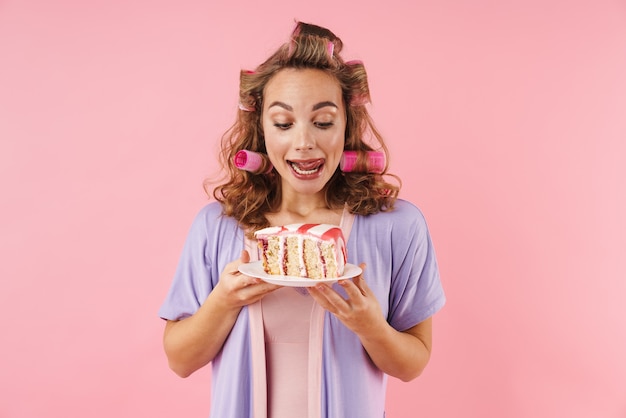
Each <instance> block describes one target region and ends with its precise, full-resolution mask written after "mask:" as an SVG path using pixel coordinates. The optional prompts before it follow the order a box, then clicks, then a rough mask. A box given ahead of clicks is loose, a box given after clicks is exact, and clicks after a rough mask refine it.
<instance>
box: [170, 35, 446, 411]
mask: <svg viewBox="0 0 626 418" xmlns="http://www.w3.org/2000/svg"><path fill="white" fill-rule="evenodd" d="M341 49H342V42H341V40H340V39H339V38H338V37H337V36H335V35H334V34H333V33H332V32H330V31H329V30H327V29H325V28H322V27H319V26H315V25H311V24H305V23H298V24H297V26H296V28H295V30H294V32H293V33H292V36H291V39H290V41H289V42H288V43H286V44H284V45H282V46H281V47H280V48H279V49H278V50H277V51H276V52H275V53H274V54H273V55H272V56H270V57H269V58H268V59H267V60H266V61H265V62H264V63H263V64H261V65H260V66H259V67H258V68H257V69H256V70H254V71H242V72H241V76H240V111H239V112H238V117H237V120H236V122H235V124H234V125H233V127H232V128H231V129H230V130H229V131H228V132H227V133H226V135H225V136H224V138H223V144H222V162H223V164H224V166H225V170H226V173H227V180H226V181H225V182H224V183H223V184H221V185H220V186H218V187H217V188H215V189H214V190H213V196H214V197H215V199H216V202H212V203H209V204H208V205H207V206H205V207H204V208H203V209H202V210H201V211H200V213H199V214H198V216H197V217H196V219H195V220H194V222H193V224H192V227H191V230H190V232H189V236H188V239H187V241H186V243H185V246H184V249H183V252H182V256H181V258H180V262H179V266H178V269H177V272H176V275H175V277H174V281H173V284H172V287H171V289H170V292H169V294H168V295H167V298H166V300H165V302H164V304H163V305H162V307H161V310H160V311H159V314H160V316H161V317H162V318H164V319H166V320H167V323H166V326H165V333H164V347H165V352H166V354H167V357H168V360H169V364H170V367H171V368H172V369H173V370H174V371H175V372H176V373H177V374H179V375H180V376H183V377H185V376H188V375H190V374H191V373H193V372H194V371H195V370H198V369H199V368H201V367H203V366H205V365H207V364H209V363H212V367H213V379H212V397H211V416H212V417H219V418H224V417H233V418H234V417H236V418H241V417H255V418H262V417H269V418H282V417H290V418H293V417H308V418H321V417H324V418H327V417H337V418H345V417H359V418H369V417H372V418H382V417H383V416H384V406H385V391H386V381H387V376H388V375H389V376H393V377H396V378H399V379H401V380H403V381H409V380H412V379H414V378H415V377H417V376H418V375H419V374H420V373H421V372H422V371H423V370H424V368H425V367H426V365H427V363H428V361H429V357H430V352H431V346H432V341H431V340H432V338H431V334H432V319H431V318H432V316H433V314H435V313H436V312H437V311H438V310H439V309H441V307H442V306H443V305H444V303H445V296H444V292H443V290H442V286H441V283H440V280H439V273H438V268H437V262H436V258H435V253H434V250H433V245H432V242H431V239H430V235H429V232H428V229H427V225H426V222H425V220H424V217H423V215H422V213H421V212H420V211H419V209H418V208H417V207H416V206H414V205H413V204H411V203H409V202H407V201H404V200H402V199H398V192H399V186H398V185H396V184H392V183H390V182H388V181H387V180H386V179H385V178H386V177H388V176H389V174H388V173H387V172H386V166H383V167H380V168H376V169H372V166H371V164H369V165H368V155H369V154H368V152H369V151H374V150H375V149H374V146H375V147H376V150H378V151H379V152H381V153H383V154H384V155H385V156H386V154H387V148H386V146H385V143H384V140H383V138H382V137H381V135H380V134H379V133H378V131H377V130H376V129H375V127H374V125H373V123H372V121H371V119H370V117H369V114H368V111H367V108H366V104H367V102H368V100H369V89H368V85H367V76H366V73H365V69H364V67H363V64H362V63H361V62H356V61H353V62H345V61H344V60H343V59H342V58H341V56H340V52H341ZM241 150H246V151H249V152H253V153H256V154H255V155H260V156H262V158H263V159H264V161H265V166H264V167H265V168H263V169H262V170H259V171H258V172H248V171H245V170H240V169H239V168H237V166H236V165H235V163H234V162H233V159H234V157H235V155H236V153H237V152H239V151H241ZM346 151H356V152H357V155H358V160H357V163H356V168H355V169H353V170H351V171H348V170H345V171H342V170H341V169H340V161H341V158H342V155H343V154H344V152H346ZM268 169H269V170H268ZM292 223H325V224H333V225H339V226H340V227H341V228H342V230H343V233H344V235H345V237H346V241H347V253H348V262H349V263H352V264H358V265H360V266H361V268H362V269H363V273H362V274H361V275H359V276H357V277H354V278H352V279H343V280H339V282H337V283H336V284H334V285H332V286H331V285H327V284H325V283H319V284H317V285H315V286H313V287H307V288H294V287H281V286H277V285H273V284H269V283H267V282H264V281H263V280H261V279H259V278H256V277H251V276H247V275H244V274H242V273H240V272H239V266H240V265H241V264H243V263H248V262H250V261H251V260H254V259H257V258H258V254H257V250H256V244H255V243H254V240H253V233H254V232H255V231H256V230H259V229H261V228H263V227H267V226H279V225H286V224H292Z"/></svg>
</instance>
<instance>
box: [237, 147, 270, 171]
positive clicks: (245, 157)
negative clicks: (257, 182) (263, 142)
mask: <svg viewBox="0 0 626 418" xmlns="http://www.w3.org/2000/svg"><path fill="white" fill-rule="evenodd" d="M233 163H234V164H235V167H237V168H238V169H240V170H245V171H249V172H250V173H252V174H267V173H269V172H271V171H272V168H273V166H272V163H271V162H270V160H269V158H267V155H264V154H260V153H258V152H254V151H248V150H243V149H242V150H240V151H237V153H236V154H235V156H234V157H233Z"/></svg>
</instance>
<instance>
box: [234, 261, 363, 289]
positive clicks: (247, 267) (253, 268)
mask: <svg viewBox="0 0 626 418" xmlns="http://www.w3.org/2000/svg"><path fill="white" fill-rule="evenodd" d="M239 271H240V272H242V273H243V274H245V275H246V276H251V277H258V278H259V279H261V280H264V281H266V282H268V283H272V284H277V285H280V286H290V287H311V286H315V285H316V284H318V283H326V284H333V283H335V282H336V281H337V280H341V279H350V278H352V277H355V276H358V275H359V274H361V272H362V271H363V270H361V267H359V266H355V265H354V264H346V266H345V268H344V269H343V276H341V277H337V278H336V279H307V278H304V277H294V276H272V275H271V274H267V273H266V272H265V270H263V262H262V261H253V262H251V263H247V264H242V265H240V266H239Z"/></svg>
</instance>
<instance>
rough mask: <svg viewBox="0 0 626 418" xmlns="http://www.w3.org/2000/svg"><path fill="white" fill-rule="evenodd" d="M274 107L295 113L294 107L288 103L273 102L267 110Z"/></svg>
mask: <svg viewBox="0 0 626 418" xmlns="http://www.w3.org/2000/svg"><path fill="white" fill-rule="evenodd" d="M273 106H279V107H282V108H283V109H285V110H288V111H290V112H293V107H291V106H289V105H288V104H287V103H283V102H272V104H270V105H269V106H268V107H267V108H268V109H270V108H272V107H273Z"/></svg>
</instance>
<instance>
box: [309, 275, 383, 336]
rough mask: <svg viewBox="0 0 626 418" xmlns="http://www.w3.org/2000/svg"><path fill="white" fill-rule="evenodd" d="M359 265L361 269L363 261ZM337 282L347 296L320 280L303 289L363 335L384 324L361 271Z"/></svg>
mask: <svg viewBox="0 0 626 418" xmlns="http://www.w3.org/2000/svg"><path fill="white" fill-rule="evenodd" d="M361 268H362V269H363V271H365V264H361ZM338 283H339V285H340V286H342V287H343V288H344V289H345V291H346V294H347V295H348V298H347V299H344V297H343V296H341V295H340V294H339V293H337V292H336V291H335V290H334V289H333V288H332V287H330V286H328V285H326V284H324V283H320V284H318V285H316V286H313V287H309V288H307V289H308V290H309V293H310V294H311V296H313V298H314V299H315V300H316V301H317V303H319V304H320V305H321V306H322V307H323V308H324V309H326V310H327V311H329V312H331V313H332V314H333V315H335V316H336V317H337V318H338V319H339V320H340V321H341V322H342V323H343V324H344V325H345V326H346V327H348V328H349V329H350V330H352V332H354V333H355V334H357V335H359V336H362V337H363V336H365V337H366V336H367V335H368V334H371V333H375V332H376V330H377V329H380V328H379V327H381V326H385V325H386V320H385V318H384V317H383V315H382V311H381V308H380V304H379V303H378V300H377V299H376V297H375V295H374V293H373V292H372V291H371V290H370V288H369V286H368V285H367V283H366V282H365V279H364V278H363V273H361V274H360V275H359V276H357V277H355V278H353V279H352V280H349V279H343V280H339V282H338Z"/></svg>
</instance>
